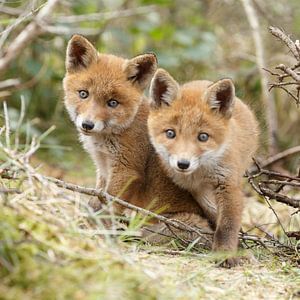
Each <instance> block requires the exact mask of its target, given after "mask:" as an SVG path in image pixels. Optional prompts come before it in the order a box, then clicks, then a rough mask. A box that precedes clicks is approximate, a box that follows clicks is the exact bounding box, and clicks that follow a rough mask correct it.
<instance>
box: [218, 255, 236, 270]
mask: <svg viewBox="0 0 300 300" xmlns="http://www.w3.org/2000/svg"><path fill="white" fill-rule="evenodd" d="M217 264H218V267H221V268H226V269H231V268H233V267H236V266H239V265H240V264H241V259H240V257H230V258H226V259H225V260H223V261H222V262H219V263H217Z"/></svg>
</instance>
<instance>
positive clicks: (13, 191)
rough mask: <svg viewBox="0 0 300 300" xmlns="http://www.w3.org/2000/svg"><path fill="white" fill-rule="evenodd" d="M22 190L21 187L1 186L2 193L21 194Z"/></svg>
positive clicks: (0, 192) (0, 191)
mask: <svg viewBox="0 0 300 300" xmlns="http://www.w3.org/2000/svg"><path fill="white" fill-rule="evenodd" d="M21 193H22V192H21V191H20V190H19V189H6V188H0V194H21Z"/></svg>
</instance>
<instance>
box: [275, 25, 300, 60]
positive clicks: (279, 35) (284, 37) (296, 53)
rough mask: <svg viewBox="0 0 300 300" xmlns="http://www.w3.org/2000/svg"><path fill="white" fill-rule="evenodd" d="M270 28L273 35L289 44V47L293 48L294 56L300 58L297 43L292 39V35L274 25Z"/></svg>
mask: <svg viewBox="0 0 300 300" xmlns="http://www.w3.org/2000/svg"><path fill="white" fill-rule="evenodd" d="M269 30H270V32H271V34H272V35H274V36H275V37H277V38H278V39H279V40H281V41H283V42H284V43H285V44H286V45H287V47H288V48H289V49H290V50H291V52H292V54H293V56H294V57H295V58H296V59H297V60H300V54H299V51H298V50H297V48H296V46H295V43H294V42H293V41H292V40H291V39H290V37H289V36H288V35H287V34H286V33H285V32H284V31H283V30H281V29H279V28H277V27H273V26H270V27H269Z"/></svg>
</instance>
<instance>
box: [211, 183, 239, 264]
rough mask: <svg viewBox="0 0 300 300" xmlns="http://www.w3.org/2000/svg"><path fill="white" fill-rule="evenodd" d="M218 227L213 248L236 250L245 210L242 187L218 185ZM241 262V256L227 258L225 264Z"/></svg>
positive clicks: (216, 249)
mask: <svg viewBox="0 0 300 300" xmlns="http://www.w3.org/2000/svg"><path fill="white" fill-rule="evenodd" d="M216 199H217V207H218V209H217V224H216V225H217V228H216V231H215V235H214V241H213V250H214V251H224V252H236V251H237V247H238V234H239V230H240V228H241V220H242V212H243V194H242V191H241V189H240V187H237V186H234V185H231V184H221V185H219V186H218V187H217V193H216ZM237 264H239V258H237V257H232V258H227V259H226V260H225V261H224V263H223V266H224V267H233V266H235V265H237Z"/></svg>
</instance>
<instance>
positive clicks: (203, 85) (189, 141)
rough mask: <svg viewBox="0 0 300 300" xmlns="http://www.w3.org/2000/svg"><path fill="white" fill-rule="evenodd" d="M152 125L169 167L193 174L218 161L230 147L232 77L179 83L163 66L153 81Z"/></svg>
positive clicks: (233, 96) (158, 146)
mask: <svg viewBox="0 0 300 300" xmlns="http://www.w3.org/2000/svg"><path fill="white" fill-rule="evenodd" d="M150 95H151V99H152V103H151V111H150V115H149V119H148V128H149V133H150V138H151V141H152V143H153V145H154V147H155V148H156V151H157V152H158V153H159V155H160V157H161V158H162V160H163V162H164V163H165V164H166V165H167V167H168V168H171V169H172V170H175V171H176V172H178V173H182V174H190V173H192V172H194V171H195V170H197V169H198V168H199V167H200V166H205V165H208V164H211V163H215V162H216V161H217V160H218V159H219V158H221V156H222V155H223V153H224V152H225V150H226V145H227V143H229V142H230V141H228V138H227V134H228V131H229V126H228V124H229V121H230V118H231V114H232V110H233V107H234V99H235V89H234V85H233V83H232V81H231V80H230V79H223V80H220V81H217V82H216V83H211V82H209V81H193V82H190V83H187V84H185V85H183V86H182V87H179V85H178V83H177V82H176V81H175V80H174V79H173V78H172V77H171V76H170V75H169V74H168V73H167V72H166V71H165V70H162V69H159V70H158V71H157V72H156V74H155V75H154V78H153V79H152V82H151V87H150Z"/></svg>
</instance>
